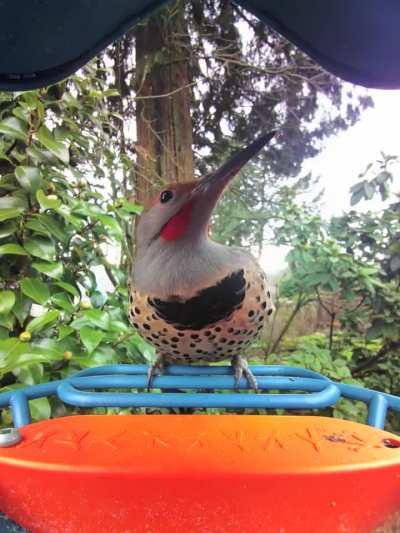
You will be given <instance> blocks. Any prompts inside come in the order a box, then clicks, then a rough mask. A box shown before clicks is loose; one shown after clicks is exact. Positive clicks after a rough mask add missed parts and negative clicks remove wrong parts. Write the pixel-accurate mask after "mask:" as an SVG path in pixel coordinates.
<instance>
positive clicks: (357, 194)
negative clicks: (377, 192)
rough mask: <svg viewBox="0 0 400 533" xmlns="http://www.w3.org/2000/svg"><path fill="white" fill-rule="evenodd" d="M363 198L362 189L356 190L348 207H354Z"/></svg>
mask: <svg viewBox="0 0 400 533" xmlns="http://www.w3.org/2000/svg"><path fill="white" fill-rule="evenodd" d="M362 198H364V189H357V190H356V191H355V192H353V194H352V195H351V198H350V205H356V204H358V202H359V201H360V200H362Z"/></svg>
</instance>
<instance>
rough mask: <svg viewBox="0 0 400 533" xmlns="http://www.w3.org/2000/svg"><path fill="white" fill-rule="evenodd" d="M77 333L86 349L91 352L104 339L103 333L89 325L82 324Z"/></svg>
mask: <svg viewBox="0 0 400 533" xmlns="http://www.w3.org/2000/svg"><path fill="white" fill-rule="evenodd" d="M79 335H80V337H81V341H82V343H83V345H84V346H85V348H86V350H87V351H88V352H89V353H92V352H93V351H94V350H95V349H96V348H97V346H98V345H99V344H100V343H101V341H102V340H103V339H104V336H105V333H104V332H103V331H99V330H96V329H93V328H91V327H89V326H84V327H83V328H81V329H80V331H79Z"/></svg>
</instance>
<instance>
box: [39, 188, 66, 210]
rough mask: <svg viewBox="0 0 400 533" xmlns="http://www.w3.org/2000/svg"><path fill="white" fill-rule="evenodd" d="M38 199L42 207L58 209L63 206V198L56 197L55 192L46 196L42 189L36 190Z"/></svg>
mask: <svg viewBox="0 0 400 533" xmlns="http://www.w3.org/2000/svg"><path fill="white" fill-rule="evenodd" d="M36 199H37V201H38V202H39V204H40V207H41V208H42V209H58V208H59V207H60V206H61V200H60V199H59V198H57V197H55V195H54V194H48V195H47V196H46V195H45V194H44V192H43V191H42V190H41V189H39V190H38V191H37V192H36Z"/></svg>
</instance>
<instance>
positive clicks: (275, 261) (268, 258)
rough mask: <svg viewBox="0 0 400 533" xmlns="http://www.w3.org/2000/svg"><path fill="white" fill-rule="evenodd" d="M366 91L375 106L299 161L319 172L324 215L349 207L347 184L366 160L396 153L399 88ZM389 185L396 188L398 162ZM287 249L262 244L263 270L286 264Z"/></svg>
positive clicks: (399, 150) (399, 187)
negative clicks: (316, 153) (319, 149)
mask: <svg viewBox="0 0 400 533" xmlns="http://www.w3.org/2000/svg"><path fill="white" fill-rule="evenodd" d="M370 94H371V96H372V98H373V100H374V103H375V107H373V108H371V109H367V110H366V111H364V112H363V114H362V115H361V118H360V120H359V121H358V122H357V123H356V124H355V125H354V126H353V127H351V128H349V129H348V130H346V131H343V132H341V133H339V135H337V136H336V137H333V138H330V139H328V140H326V141H325V142H324V143H323V145H322V148H321V152H320V153H319V155H317V156H316V157H314V158H312V159H309V160H307V161H305V162H304V164H303V174H305V173H307V172H310V171H311V172H312V174H313V175H314V176H320V181H319V187H320V188H324V189H325V193H324V198H323V203H322V204H323V205H322V216H323V217H324V218H329V217H331V216H332V215H340V214H341V213H343V212H344V211H348V210H349V209H350V207H351V206H350V192H349V191H350V187H351V186H352V185H354V183H356V182H357V181H360V178H359V174H360V173H362V172H364V170H365V168H366V167H367V165H368V164H369V163H372V162H374V161H376V160H377V159H380V158H381V152H384V153H385V154H386V155H394V156H400V91H383V90H371V91H370ZM371 177H372V176H371ZM391 189H392V190H393V191H394V192H400V166H398V167H397V172H396V174H395V181H394V183H393V184H392V187H391ZM379 205H380V203H379V201H371V202H363V201H362V202H360V204H357V209H361V210H365V209H375V208H379ZM288 251H289V248H288V247H284V246H272V245H268V246H266V247H265V248H264V250H263V253H262V255H261V259H260V263H261V266H262V267H263V269H264V270H265V271H266V272H267V274H272V275H274V274H277V273H279V272H282V271H283V270H284V269H285V268H286V266H287V265H286V262H285V256H286V254H287V253H288Z"/></svg>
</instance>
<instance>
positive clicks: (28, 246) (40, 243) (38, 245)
mask: <svg viewBox="0 0 400 533" xmlns="http://www.w3.org/2000/svg"><path fill="white" fill-rule="evenodd" d="M24 248H25V250H26V251H27V252H29V253H30V255H33V256H34V257H39V258H40V259H45V260H47V261H54V259H55V256H56V247H55V245H54V242H53V241H51V240H49V239H44V238H42V237H36V238H32V239H29V240H28V241H26V242H25V244H24Z"/></svg>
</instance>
